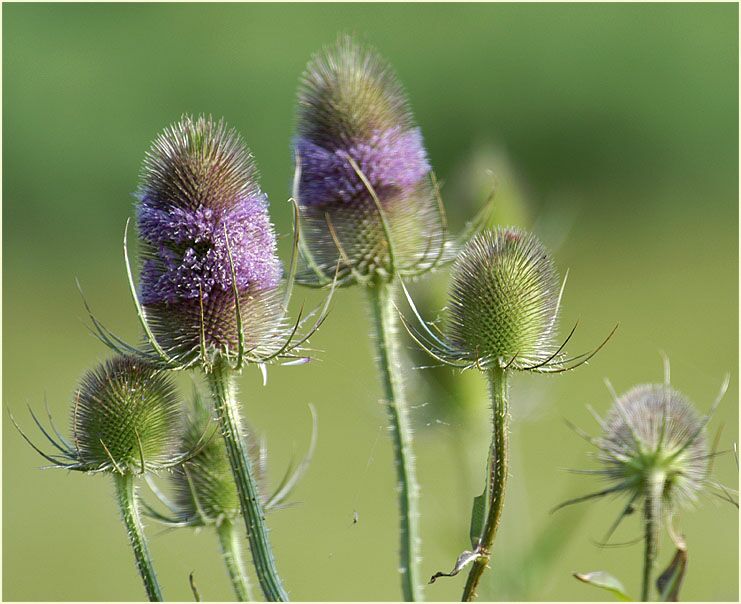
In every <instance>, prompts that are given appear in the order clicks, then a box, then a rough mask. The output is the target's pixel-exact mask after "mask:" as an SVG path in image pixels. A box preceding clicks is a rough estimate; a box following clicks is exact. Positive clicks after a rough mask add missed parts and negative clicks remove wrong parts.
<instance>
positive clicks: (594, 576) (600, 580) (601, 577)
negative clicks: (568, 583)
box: [574, 570, 633, 602]
mask: <svg viewBox="0 0 741 604" xmlns="http://www.w3.org/2000/svg"><path fill="white" fill-rule="evenodd" d="M574 578H575V579H578V580H579V581H581V582H582V583H588V584H589V585H593V586H594V587H599V588H600V589H604V590H607V591H609V592H611V593H612V594H613V595H614V596H615V597H616V598H617V599H618V600H620V601H622V602H633V598H631V597H630V596H629V595H627V594H626V593H625V588H624V587H623V584H622V583H621V582H620V581H618V580H617V579H616V578H615V577H613V576H612V575H611V574H610V573H607V572H605V571H603V570H598V571H594V572H591V573H574Z"/></svg>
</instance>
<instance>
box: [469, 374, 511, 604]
mask: <svg viewBox="0 0 741 604" xmlns="http://www.w3.org/2000/svg"><path fill="white" fill-rule="evenodd" d="M488 377H489V395H490V397H491V405H492V439H491V451H490V454H489V462H488V464H487V471H486V474H487V475H486V480H487V487H486V489H487V495H488V502H489V505H488V513H487V515H486V522H485V524H484V530H483V531H482V533H481V539H480V541H479V544H478V547H477V553H478V557H477V558H476V560H475V561H474V563H473V566H472V567H471V571H470V572H469V573H468V580H467V581H466V586H465V588H464V590H463V598H462V601H463V602H471V601H473V600H475V599H476V596H477V590H478V586H479V582H480V581H481V577H482V575H483V574H484V570H485V569H486V567H487V566H488V565H489V560H490V559H491V547H492V544H493V543H494V537H496V534H497V529H498V528H499V522H500V521H501V518H502V509H503V507H504V492H505V487H506V486H507V473H508V471H509V405H508V401H509V380H508V376H507V373H506V370H505V369H502V368H501V367H499V366H496V367H494V368H493V369H491V370H489V372H488Z"/></svg>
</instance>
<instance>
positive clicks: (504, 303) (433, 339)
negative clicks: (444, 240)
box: [404, 227, 615, 373]
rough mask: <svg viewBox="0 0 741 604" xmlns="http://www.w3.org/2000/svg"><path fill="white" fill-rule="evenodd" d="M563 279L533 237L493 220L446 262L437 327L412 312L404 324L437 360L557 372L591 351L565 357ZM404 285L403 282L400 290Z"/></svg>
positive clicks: (464, 365) (578, 362) (459, 364)
mask: <svg viewBox="0 0 741 604" xmlns="http://www.w3.org/2000/svg"><path fill="white" fill-rule="evenodd" d="M565 284H566V279H564V280H563V282H562V283H560V282H559V277H558V272H557V270H556V267H555V264H554V262H553V260H552V258H551V256H550V254H549V253H548V251H547V250H546V249H545V248H544V247H543V245H542V244H541V243H540V241H539V240H538V239H537V238H536V237H535V236H534V235H532V234H530V233H527V232H525V231H522V230H520V229H517V228H514V227H507V228H503V227H498V228H496V229H494V230H489V231H484V232H482V233H479V234H478V235H476V236H475V237H473V238H472V239H471V240H470V241H469V243H468V244H467V245H466V246H465V248H464V249H463V251H462V252H461V254H460V256H459V257H458V259H457V260H456V262H455V264H454V265H453V270H452V280H451V286H450V294H449V304H448V317H447V321H446V325H445V328H444V329H443V330H442V331H440V330H438V329H437V328H435V327H432V326H428V325H427V323H426V322H425V321H424V320H423V319H422V318H421V317H420V316H419V313H418V312H417V310H416V308H415V306H414V303H413V301H412V299H411V297H410V296H409V295H408V292H407V300H408V302H409V304H410V306H411V308H412V309H413V310H414V313H415V315H416V317H417V319H418V321H419V324H420V325H421V329H418V328H416V327H414V326H413V325H412V324H410V323H409V322H408V321H407V320H406V319H404V324H405V326H406V327H407V330H408V331H409V333H410V334H411V335H412V337H413V338H414V339H415V340H416V341H417V343H418V344H420V346H421V347H422V348H423V349H424V350H426V351H427V352H428V353H429V354H430V355H432V356H433V357H434V358H435V359H437V360H438V361H440V362H442V363H444V364H447V365H452V366H455V367H460V368H462V369H469V368H473V367H476V368H478V369H480V370H487V369H490V368H492V367H495V366H497V367H501V368H505V369H516V370H521V371H537V372H541V373H558V372H562V371H567V370H570V369H574V368H575V367H577V366H578V365H581V364H583V363H585V362H587V361H588V360H589V359H590V358H591V357H592V356H594V354H596V353H597V352H598V351H599V349H600V348H602V346H604V345H605V343H606V342H607V340H608V339H609V338H610V337H611V336H612V333H614V331H615V330H614V329H613V331H612V332H611V333H610V335H609V336H608V337H607V339H605V341H604V342H603V343H602V344H601V345H600V346H599V347H597V348H596V349H595V350H593V351H591V352H588V353H585V354H581V355H577V356H575V357H570V358H569V357H566V356H565V355H564V354H563V350H564V347H565V346H566V344H567V343H568V341H569V340H570V339H571V337H572V336H573V334H574V331H575V329H576V326H574V328H573V329H572V330H571V332H570V334H569V335H568V337H567V338H566V339H565V340H564V341H563V343H561V344H560V345H559V344H558V341H557V339H556V338H557V322H558V313H559V308H560V304H561V297H562V294H563V289H564V286H565ZM405 291H406V289H405Z"/></svg>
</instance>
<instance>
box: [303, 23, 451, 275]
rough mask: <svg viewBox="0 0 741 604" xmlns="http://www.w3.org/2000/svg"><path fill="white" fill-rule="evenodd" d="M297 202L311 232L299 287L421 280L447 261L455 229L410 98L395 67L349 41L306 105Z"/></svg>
mask: <svg viewBox="0 0 741 604" xmlns="http://www.w3.org/2000/svg"><path fill="white" fill-rule="evenodd" d="M294 143H295V162H296V174H295V179H294V198H295V199H296V200H298V202H299V206H300V212H301V218H302V223H303V231H304V242H303V244H302V248H301V249H302V256H303V259H304V261H305V267H304V270H302V272H301V273H300V275H299V281H300V282H301V283H304V284H306V285H313V286H322V285H324V284H327V283H329V282H330V281H331V275H332V274H333V273H334V272H335V268H336V266H337V265H338V263H339V281H340V283H341V284H350V283H355V282H361V283H364V282H368V281H371V280H374V279H379V278H380V279H382V280H388V279H391V278H392V277H393V276H394V275H396V274H399V275H418V274H421V273H424V272H426V271H428V270H431V269H432V268H435V267H436V266H438V265H439V264H440V263H441V262H442V261H443V260H444V257H445V254H446V246H445V234H446V233H445V231H446V219H445V216H444V211H443V208H442V203H441V201H440V198H439V192H438V190H437V185H436V182H435V179H434V176H433V175H432V171H431V166H430V163H429V160H428V157H427V151H426V150H425V147H424V142H423V139H422V133H421V131H420V129H419V128H418V127H417V126H416V125H415V123H414V118H413V116H412V113H411V110H410V108H409V103H408V101H407V97H406V94H405V92H404V90H403V88H402V86H401V84H400V83H399V80H398V79H397V77H396V75H395V74H394V72H393V71H392V69H391V68H390V66H389V65H388V64H387V63H386V62H385V61H384V60H383V59H382V58H381V57H380V56H379V55H378V54H377V53H376V52H375V51H374V50H372V49H369V48H366V47H363V46H361V45H360V44H358V43H357V42H356V41H355V40H353V39H352V38H351V37H349V36H341V37H340V38H339V40H338V41H337V43H336V44H335V45H333V46H332V47H330V48H327V49H325V50H324V51H322V52H320V53H319V54H317V55H316V56H314V57H313V59H312V60H311V61H310V63H309V65H308V66H307V68H306V71H305V72H304V74H303V77H302V80H301V85H300V90H299V95H298V133H297V137H296V139H295V141H294Z"/></svg>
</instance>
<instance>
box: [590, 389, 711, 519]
mask: <svg viewBox="0 0 741 604" xmlns="http://www.w3.org/2000/svg"><path fill="white" fill-rule="evenodd" d="M596 444H597V446H598V447H599V449H600V453H599V459H600V461H601V463H602V464H603V465H604V468H605V469H604V475H605V477H606V478H607V479H609V480H610V481H611V482H613V483H614V484H616V485H620V484H624V485H626V490H627V491H628V492H631V493H632V494H633V495H635V496H636V497H641V496H645V493H646V491H647V488H648V487H647V485H648V484H649V482H650V480H651V479H652V477H656V476H658V477H659V479H663V482H664V489H663V496H662V504H663V507H665V508H666V509H667V510H672V509H674V508H675V507H676V506H677V505H683V504H687V503H689V502H692V501H694V500H695V499H696V498H697V494H698V493H699V491H700V490H701V489H702V487H703V484H704V482H705V480H706V479H707V477H708V467H709V465H708V464H709V460H710V457H709V455H708V446H707V441H706V438H705V434H704V424H703V422H702V418H701V417H700V416H699V415H698V413H697V412H696V411H695V409H694V408H693V406H692V403H690V401H689V400H688V399H687V398H686V397H685V396H684V395H683V394H681V393H680V392H678V391H677V390H675V389H673V388H672V387H671V386H669V385H666V384H644V385H640V386H635V387H634V388H632V389H631V390H629V391H628V392H626V393H625V394H623V395H622V396H620V397H619V398H618V399H617V400H616V401H615V402H614V404H613V406H612V408H611V410H610V412H609V413H608V415H607V417H606V418H605V421H604V430H603V434H602V436H601V437H599V438H598V439H597V442H596Z"/></svg>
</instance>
